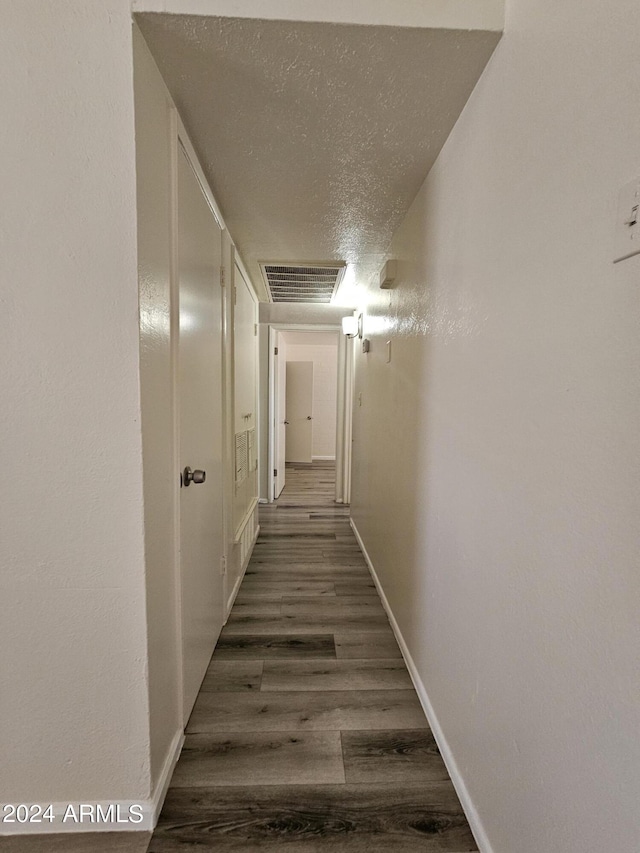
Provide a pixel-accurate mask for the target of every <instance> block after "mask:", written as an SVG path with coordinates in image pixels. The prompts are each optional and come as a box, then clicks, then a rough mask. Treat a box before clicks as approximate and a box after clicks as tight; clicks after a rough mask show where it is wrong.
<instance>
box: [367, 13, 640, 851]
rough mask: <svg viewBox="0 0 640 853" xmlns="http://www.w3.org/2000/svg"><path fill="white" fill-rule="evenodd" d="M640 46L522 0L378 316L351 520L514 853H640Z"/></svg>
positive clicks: (619, 32) (402, 239)
mask: <svg viewBox="0 0 640 853" xmlns="http://www.w3.org/2000/svg"><path fill="white" fill-rule="evenodd" d="M639 43H640V7H638V4H637V3H636V2H635V0H616V2H614V3H612V4H611V3H609V4H602V3H599V2H596V0H581V2H577V0H568V2H566V3H563V4H557V3H553V2H551V0H512V2H509V3H508V6H507V27H506V35H505V36H504V38H503V40H502V42H501V44H500V45H499V46H498V49H497V51H496V53H495V55H494V57H493V59H492V60H491V62H490V64H489V66H488V68H487V70H486V72H485V74H484V75H483V77H482V78H481V80H480V82H479V84H478V86H477V88H476V90H475V91H474V93H473V95H472V97H471V99H470V101H469V103H468V104H467V107H466V108H465V110H464V112H463V114H462V116H461V118H460V120H459V121H458V123H457V125H456V127H455V129H454V131H453V133H452V135H451V136H450V138H449V140H448V141H447V143H446V145H445V147H444V149H443V151H442V153H441V155H440V157H439V159H438V161H437V162H436V164H435V166H434V168H433V169H432V171H431V173H430V175H429V177H428V179H427V181H426V183H425V185H424V187H423V189H422V190H421V192H420V194H419V196H418V198H417V199H416V201H415V203H414V204H413V206H412V208H411V211H410V213H409V215H408V216H407V218H406V220H405V222H404V224H403V225H402V227H401V228H400V230H399V231H398V232H397V233H396V235H395V238H394V241H393V245H392V249H391V253H390V255H391V256H393V257H396V258H397V259H398V261H399V275H398V279H397V284H396V287H395V289H394V290H392V291H389V292H382V291H379V290H375V289H371V290H370V291H369V295H368V300H367V301H368V305H367V317H366V318H365V335H366V336H367V337H369V338H370V339H371V342H372V344H371V352H370V353H369V355H363V354H362V353H360V352H359V353H358V356H357V366H356V405H355V410H354V461H353V496H352V512H353V517H354V519H355V521H356V524H357V526H358V529H359V531H360V533H361V534H362V536H363V539H364V542H365V545H366V547H367V550H368V551H369V554H370V556H371V559H372V561H373V563H374V565H375V567H376V569H377V572H378V574H379V576H380V578H381V580H382V584H383V586H384V590H385V592H386V595H387V597H388V599H389V602H390V604H391V607H392V609H393V612H394V614H395V616H396V618H397V621H398V623H399V625H400V628H401V631H402V633H403V635H404V637H405V639H406V642H407V644H408V647H409V650H410V652H411V655H412V656H413V659H414V661H415V663H416V666H417V668H418V671H419V673H420V676H421V678H422V681H423V683H424V685H425V688H426V691H427V693H428V695H429V698H430V700H431V703H432V705H433V708H434V710H435V713H436V715H437V717H438V720H439V722H440V725H441V727H442V729H443V732H444V735H445V737H446V740H447V743H448V745H449V747H450V749H451V752H452V754H453V757H454V759H455V761H456V763H457V767H458V770H459V773H460V778H461V780H462V781H463V783H464V784H465V785H466V788H467V791H468V793H469V796H470V800H471V803H472V804H473V806H475V808H476V809H477V812H478V814H479V818H480V821H481V823H482V825H483V826H484V830H485V832H486V837H487V838H488V839H489V842H490V846H491V849H492V850H493V851H494V853H514V851H518V853H540V851H549V853H550V852H551V851H562V853H601V851H603V850H611V851H614V850H615V851H616V853H636V851H637V850H638V843H639V842H638V839H639V838H640V810H639V809H638V802H639V800H640V739H639V738H638V731H639V730H640V706H639V705H638V701H637V697H638V649H639V647H640V633H639V622H638V613H639V612H640V574H639V573H638V551H639V547H638V546H639V544H640V543H639V541H638V539H639V527H638V518H640V430H638V423H640V369H639V368H640V336H639V335H638V327H639V320H640V257H635V258H632V259H630V260H628V261H625V262H622V263H620V264H617V265H614V264H613V263H612V258H613V252H614V224H615V218H616V199H617V193H618V189H619V188H620V187H621V186H622V185H624V184H625V183H627V182H628V181H630V180H631V179H633V178H634V177H637V176H638V175H639V174H640V154H639V151H640V149H639V140H640V113H639V112H638V110H637V109H636V108H635V106H634V105H636V104H637V103H638V101H639V99H640V53H639V52H638V44H639ZM387 340H391V342H392V343H391V348H392V359H391V362H390V363H387V361H386V355H387V349H386V341H387ZM359 394H361V395H362V396H361V405H359V404H358V395H359ZM467 805H468V803H467ZM486 849H487V850H489V846H488V845H487V846H486Z"/></svg>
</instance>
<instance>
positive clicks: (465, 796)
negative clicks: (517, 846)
mask: <svg viewBox="0 0 640 853" xmlns="http://www.w3.org/2000/svg"><path fill="white" fill-rule="evenodd" d="M349 523H350V525H351V529H352V530H353V533H354V535H355V537H356V539H357V541H358V545H359V546H360V550H361V551H362V554H363V556H364V558H365V560H366V563H367V566H368V567H369V572H370V573H371V577H372V578H373V582H374V584H375V585H376V589H377V590H378V594H379V595H380V599H381V601H382V606H383V607H384V609H385V611H386V613H387V616H388V617H389V622H390V623H391V628H392V629H393V633H394V634H395V637H396V640H397V641H398V645H399V646H400V651H401V652H402V657H403V658H404V661H405V663H406V665H407V669H408V670H409V675H410V676H411V680H412V681H413V686H414V687H415V688H416V693H417V694H418V698H419V699H420V704H421V705H422V710H423V711H424V713H425V716H426V718H427V721H428V723H429V725H430V727H431V731H432V732H433V736H434V738H435V741H436V743H437V744H438V749H439V750H440V754H441V755H442V759H443V761H444V763H445V765H446V768H447V770H448V772H449V776H450V777H451V781H452V782H453V787H454V788H455V789H456V793H457V795H458V798H459V800H460V803H461V805H462V808H463V810H464V813H465V815H466V818H467V820H468V821H469V826H470V827H471V831H472V832H473V836H474V838H475V840H476V844H477V845H478V848H479V850H480V851H481V853H493V847H492V846H491V844H490V842H489V839H488V837H487V833H486V832H485V829H484V826H483V825H482V821H481V820H480V816H479V814H478V812H477V810H476V807H475V806H474V804H473V801H472V800H471V797H470V796H469V791H468V790H467V786H466V784H465V781H464V779H463V778H462V775H461V773H460V770H459V768H458V764H457V762H456V760H455V758H454V756H453V753H452V752H451V748H450V746H449V744H448V743H447V739H446V738H445V736H444V732H443V730H442V726H441V725H440V722H439V720H438V717H437V716H436V712H435V711H434V708H433V705H432V704H431V700H430V699H429V694H428V693H427V689H426V687H425V686H424V682H423V681H422V678H421V677H420V674H419V673H418V670H417V668H416V665H415V663H414V661H413V658H412V657H411V653H410V651H409V649H408V647H407V644H406V642H405V639H404V637H403V636H402V631H401V630H400V626H399V625H398V623H397V621H396V618H395V616H394V615H393V611H392V610H391V606H390V604H389V602H388V600H387V596H386V595H385V592H384V589H383V588H382V584H381V583H380V579H379V578H378V574H377V572H376V570H375V568H374V565H373V562H372V561H371V557H370V556H369V553H368V552H367V549H366V547H365V544H364V542H363V541H362V537H361V536H360V532H359V530H358V528H357V526H356V523H355V522H354V520H353V519H352V518H350V519H349Z"/></svg>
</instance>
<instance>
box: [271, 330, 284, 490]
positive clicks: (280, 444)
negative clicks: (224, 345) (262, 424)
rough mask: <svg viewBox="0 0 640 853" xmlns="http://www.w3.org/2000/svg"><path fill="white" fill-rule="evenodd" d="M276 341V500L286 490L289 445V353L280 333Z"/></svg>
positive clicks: (277, 334)
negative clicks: (286, 460) (287, 427)
mask: <svg viewBox="0 0 640 853" xmlns="http://www.w3.org/2000/svg"><path fill="white" fill-rule="evenodd" d="M275 340H276V347H275V349H276V352H274V359H275V406H274V412H275V417H274V420H275V423H274V433H275V454H274V457H275V469H276V473H275V475H274V484H275V485H274V492H275V494H274V498H278V497H279V496H280V493H281V492H282V490H283V489H284V484H285V459H286V455H285V452H286V445H287V431H286V424H285V421H286V418H287V409H286V402H287V353H286V344H285V342H284V338H283V336H282V334H281V333H280V332H276V335H275Z"/></svg>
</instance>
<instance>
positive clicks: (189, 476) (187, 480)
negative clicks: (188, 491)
mask: <svg viewBox="0 0 640 853" xmlns="http://www.w3.org/2000/svg"><path fill="white" fill-rule="evenodd" d="M206 479H207V472H206V471H202V470H201V469H200V468H196V470H195V471H192V470H191V468H189V466H188V465H187V467H186V468H185V469H184V471H183V473H182V485H183V486H184V487H185V488H186V487H187V486H188V485H190V484H191V483H195V484H196V485H198V483H204V481H205V480H206Z"/></svg>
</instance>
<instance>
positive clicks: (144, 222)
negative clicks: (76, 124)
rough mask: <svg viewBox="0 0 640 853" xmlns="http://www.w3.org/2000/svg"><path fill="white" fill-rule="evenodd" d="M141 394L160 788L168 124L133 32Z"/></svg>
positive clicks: (158, 86) (167, 701) (168, 548)
mask: <svg viewBox="0 0 640 853" xmlns="http://www.w3.org/2000/svg"><path fill="white" fill-rule="evenodd" d="M133 35H134V81H135V109H136V161H137V162H136V172H137V206H138V265H139V275H140V391H141V399H142V431H143V463H144V464H143V469H144V512H145V515H144V517H145V550H146V566H147V570H146V589H147V627H148V637H149V711H150V731H151V771H152V778H153V782H154V785H155V784H157V783H158V781H159V779H160V774H161V772H162V768H163V766H164V764H165V761H166V760H167V758H168V756H169V753H170V750H171V749H172V744H173V743H174V739H175V738H176V735H177V734H178V733H179V731H180V729H181V727H182V709H181V696H182V684H181V682H180V680H179V679H180V675H179V665H180V661H179V658H180V649H179V646H178V638H179V628H178V624H177V620H178V591H177V590H178V580H177V567H176V562H177V559H176V532H177V527H176V524H175V513H176V504H177V500H178V498H177V483H176V479H177V471H178V470H179V459H178V457H177V454H176V453H175V447H174V405H173V404H174V399H173V394H172V369H173V368H172V358H171V263H172V259H171V255H172V243H171V239H170V235H171V233H172V227H171V217H172V212H171V211H172V195H171V193H172V186H171V174H172V166H171V161H172V145H173V140H172V128H173V133H174V134H175V126H174V125H173V124H172V117H171V111H172V110H173V109H174V107H173V104H172V103H171V99H170V97H169V93H168V92H167V90H166V87H165V85H164V83H163V80H162V77H161V76H160V72H159V71H158V69H157V67H156V64H155V62H154V60H153V57H152V56H151V54H150V52H149V49H148V47H147V45H146V43H145V41H144V39H143V37H142V35H141V33H140V31H139V30H138V28H137V27H134V33H133Z"/></svg>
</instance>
